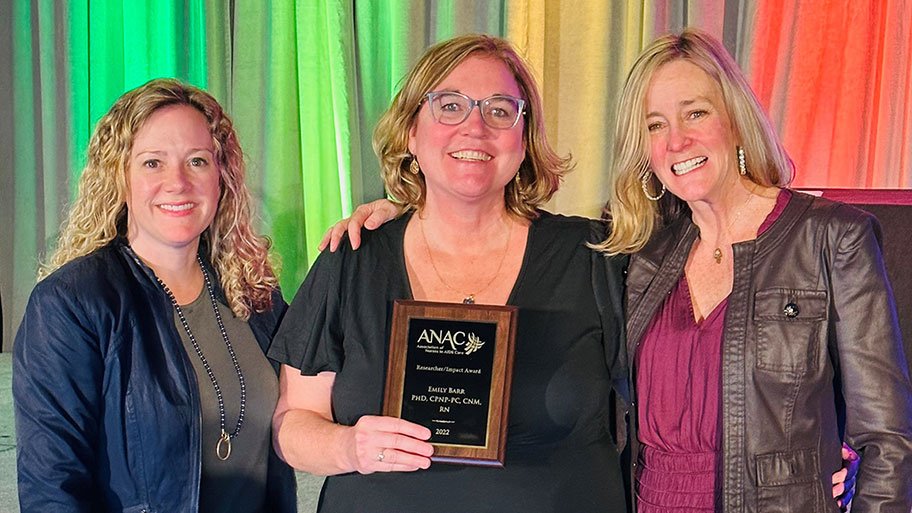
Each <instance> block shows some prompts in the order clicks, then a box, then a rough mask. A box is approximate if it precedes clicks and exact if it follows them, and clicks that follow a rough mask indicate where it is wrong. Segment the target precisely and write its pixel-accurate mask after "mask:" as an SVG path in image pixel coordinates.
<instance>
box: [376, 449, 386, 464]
mask: <svg viewBox="0 0 912 513" xmlns="http://www.w3.org/2000/svg"><path fill="white" fill-rule="evenodd" d="M384 452H386V449H380V453H379V454H377V461H381V462H382V461H383V458H385V457H386V454H384Z"/></svg>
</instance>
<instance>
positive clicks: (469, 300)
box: [418, 217, 513, 305]
mask: <svg viewBox="0 0 912 513" xmlns="http://www.w3.org/2000/svg"><path fill="white" fill-rule="evenodd" d="M418 228H419V229H420V230H421V240H423V241H424V250H425V251H426V252H427V256H428V261H429V262H431V268H432V269H434V274H436V275H437V279H438V280H440V283H442V284H443V286H444V287H446V288H448V289H450V290H451V291H453V292H455V293H456V294H459V295H460V296H465V297H464V298H463V299H462V302H463V303H465V304H467V305H472V304H475V296H477V295H478V294H481V293H482V292H484V291H486V290H488V287H490V286H491V284H493V283H494V280H496V279H497V277H498V276H500V270H501V269H502V268H503V264H504V261H505V260H506V259H507V252H508V251H509V250H510V240H511V239H512V238H513V223H510V230H509V231H508V232H507V243H506V244H505V245H504V250H503V254H502V255H500V263H499V264H497V271H495V272H494V275H493V276H491V279H490V280H488V282H487V283H485V285H484V287H482V288H480V289H478V290H477V291H475V292H471V293H468V294H466V293H465V292H462V291H461V290H459V289H457V288H456V287H453V286H452V285H450V284H449V283H447V282H446V280H444V279H443V276H441V274H440V270H438V269H437V264H435V263H434V255H432V254H431V245H430V244H428V240H427V235H425V233H424V219H421V218H420V217H419V218H418Z"/></svg>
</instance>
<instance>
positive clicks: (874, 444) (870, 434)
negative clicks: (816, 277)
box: [830, 210, 912, 513]
mask: <svg viewBox="0 0 912 513" xmlns="http://www.w3.org/2000/svg"><path fill="white" fill-rule="evenodd" d="M853 211H854V210H853ZM854 212H856V213H857V214H856V217H855V219H852V222H849V223H847V224H846V225H845V226H846V227H845V229H844V230H838V231H837V232H836V240H835V243H834V245H833V248H834V251H833V256H832V258H831V262H830V263H831V266H832V268H831V273H830V280H831V283H830V286H831V287H832V290H831V297H832V301H833V311H832V312H831V321H830V327H831V337H830V340H831V341H835V345H836V350H837V352H838V365H839V372H840V378H841V383H842V389H843V390H842V391H843V396H844V397H845V403H846V441H847V442H848V443H849V445H851V446H852V447H854V448H855V449H856V450H858V452H859V453H860V454H861V467H860V469H859V472H858V480H857V489H856V496H855V499H854V500H853V502H852V511H853V512H854V513H866V512H875V511H876V512H886V511H891V512H892V511H895V512H902V513H908V512H909V510H910V508H912V479H910V477H909V476H912V387H910V383H909V370H908V369H907V365H906V358H905V356H904V354H903V345H902V339H901V335H900V332H899V324H898V319H897V314H896V308H895V305H894V303H893V294H892V291H891V288H890V284H889V281H888V279H887V273H886V269H885V267H884V262H883V258H882V255H881V246H880V241H879V237H878V234H879V233H880V230H879V226H878V224H877V221H876V220H875V219H874V218H873V217H871V216H869V215H867V214H864V213H862V212H860V211H854ZM833 335H835V339H834V336H833Z"/></svg>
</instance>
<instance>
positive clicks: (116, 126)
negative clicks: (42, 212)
mask: <svg viewBox="0 0 912 513" xmlns="http://www.w3.org/2000/svg"><path fill="white" fill-rule="evenodd" d="M269 245H270V244H269V241H268V239H266V238H265V237H262V236H259V235H257V234H256V233H254V231H253V229H252V227H251V213H250V198H249V192H248V190H247V187H246V185H245V184H244V162H243V154H242V152H241V148H240V146H239V144H238V141H237V136H236V134H235V131H234V128H233V126H232V123H231V120H230V119H229V118H228V116H227V115H226V114H225V112H224V111H223V110H222V108H221V106H220V105H219V104H218V102H217V101H216V100H215V99H214V98H213V97H212V96H211V95H209V94H208V93H206V92H204V91H202V90H200V89H198V88H195V87H192V86H189V85H186V84H183V83H181V82H179V81H177V80H172V79H156V80H152V81H150V82H149V83H147V84H145V85H143V86H141V87H138V88H136V89H133V90H132V91H129V92H127V93H125V94H124V95H123V96H121V97H120V98H119V99H118V100H117V101H116V102H115V103H114V105H113V107H111V109H110V111H109V112H108V113H107V114H106V115H105V116H104V117H102V119H101V120H100V121H99V122H98V125H97V126H96V128H95V132H94V133H93V135H92V138H91V140H90V142H89V150H88V162H87V164H86V167H85V169H84V171H83V174H82V177H81V179H80V183H79V190H78V193H77V196H76V199H75V201H74V203H73V206H72V208H71V210H70V213H69V215H68V217H67V219H66V221H65V223H64V226H63V229H62V232H61V235H60V238H59V241H58V244H57V249H56V251H55V252H54V253H53V255H52V256H51V258H50V259H49V262H48V263H47V264H46V265H45V266H44V267H43V268H42V269H41V271H40V274H39V278H40V282H39V283H38V285H37V286H36V287H35V290H34V291H33V292H32V295H31V298H30V300H29V304H28V307H27V309H26V313H25V317H24V319H23V322H22V325H21V327H20V329H19V333H18V334H17V337H16V345H15V349H14V357H13V366H14V375H15V378H14V379H13V396H14V398H15V402H16V405H15V410H16V421H17V436H18V448H19V451H18V472H19V497H20V504H21V508H22V510H23V511H50V510H54V511H62V510H66V511H113V510H117V511H121V510H130V511H133V510H135V511H140V510H142V511H145V510H152V511H235V512H242V511H244V512H247V511H249V512H256V511H264V510H267V511H294V510H295V507H296V505H295V504H296V499H295V489H294V476H293V473H292V472H291V469H290V468H289V467H288V466H287V465H285V464H284V463H282V462H281V461H280V460H278V458H277V457H276V456H275V453H274V452H273V451H272V449H271V427H270V422H269V419H270V416H271V413H272V410H273V408H274V406H275V403H276V399H277V396H278V389H277V379H276V370H277V369H276V367H275V366H273V365H272V364H270V362H269V360H267V358H266V357H265V354H264V353H265V351H266V349H267V347H268V345H269V341H270V340H271V338H272V335H273V334H274V331H275V329H276V326H277V324H278V321H279V319H280V318H281V316H282V314H283V313H284V310H285V303H284V301H283V300H282V297H281V295H280V293H279V291H278V284H277V280H276V276H275V272H274V270H273V266H272V264H271V262H270V258H269Z"/></svg>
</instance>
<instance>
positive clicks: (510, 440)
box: [269, 212, 626, 513]
mask: <svg viewBox="0 0 912 513" xmlns="http://www.w3.org/2000/svg"><path fill="white" fill-rule="evenodd" d="M409 218H410V217H409V216H403V217H402V218H400V219H397V220H395V221H393V222H390V223H388V224H386V225H384V226H383V227H381V228H380V229H378V230H376V231H374V232H370V233H368V232H365V233H364V235H363V243H362V246H361V248H360V249H358V250H357V251H352V250H351V249H350V247H349V245H348V244H347V241H346V242H345V243H343V244H342V245H341V246H340V248H341V249H340V250H339V251H337V252H336V253H330V252H328V251H325V252H323V254H321V255H320V257H319V258H318V259H317V261H316V263H315V264H314V266H313V268H312V269H311V271H310V273H309V274H308V276H307V279H306V280H305V281H304V284H303V285H302V286H301V288H300V289H299V290H298V293H297V295H296V296H295V298H294V301H293V302H292V304H291V306H290V307H289V310H288V312H287V313H286V315H285V320H284V321H283V323H282V326H281V327H280V329H279V333H278V334H277V335H276V338H275V339H274V341H273V345H272V347H271V348H270V351H269V356H270V357H271V358H273V359H276V360H278V361H280V362H283V363H286V364H288V365H290V366H292V367H295V368H298V369H301V372H302V373H303V374H305V375H316V374H317V373H319V372H322V371H332V372H335V373H336V378H335V383H334V386H333V391H332V408H333V415H334V416H335V420H336V422H339V423H341V424H345V425H353V424H354V423H355V422H356V421H357V420H358V419H359V418H360V417H361V416H362V415H379V414H380V411H381V408H382V404H383V388H384V379H385V372H386V359H387V341H388V338H389V334H390V320H391V315H392V305H393V301H394V300H396V299H411V290H410V287H409V281H408V275H407V273H406V268H405V258H404V254H403V240H404V234H405V227H406V225H407V224H408V221H409ZM593 233H596V234H599V233H600V234H601V235H593ZM600 236H601V237H603V236H604V228H603V227H602V226H601V225H600V223H599V222H597V221H590V220H588V219H583V218H576V217H564V216H558V215H553V214H549V213H547V212H541V215H540V217H538V218H537V219H535V220H534V221H533V222H532V224H531V226H530V228H529V237H528V241H527V246H526V250H525V255H524V258H523V264H522V268H521V270H520V273H519V276H518V278H517V281H516V283H515V285H514V287H513V291H512V293H511V295H510V299H509V301H508V304H511V305H515V306H517V307H518V308H519V317H518V331H517V337H516V355H515V363H514V371H513V388H512V394H511V399H510V410H509V426H508V434H507V453H506V463H505V467H504V468H500V469H498V468H481V467H466V466H458V465H446V464H441V463H434V464H432V465H431V468H430V469H428V470H419V471H416V472H410V473H375V474H371V475H360V474H345V475H340V476H331V477H329V478H327V480H326V483H325V485H324V489H323V493H322V496H321V500H320V508H319V511H321V512H356V511H379V512H387V511H388V512H394V511H395V512H427V511H435V512H449V511H452V512H482V511H491V512H495V511H496V512H509V511H517V512H519V511H522V512H526V513H529V512H531V513H535V512H542V513H545V512H557V511H574V512H587V511H593V512H595V511H599V512H614V511H617V512H621V511H625V506H624V493H623V487H622V482H621V478H620V467H619V462H618V455H617V451H616V449H615V445H614V443H613V441H612V438H611V435H610V433H611V429H612V426H610V425H609V406H610V401H609V392H610V388H611V381H612V379H615V378H624V377H625V376H626V374H625V373H626V368H625V367H624V365H623V358H622V357H621V356H620V349H619V344H620V338H619V337H620V329H621V326H622V324H621V322H622V321H621V319H619V318H618V316H617V313H616V311H617V310H618V309H617V308H616V306H617V305H613V304H605V302H604V301H601V302H599V301H597V300H596V295H597V294H600V295H601V296H602V297H606V296H609V295H610V296H612V297H618V295H619V294H607V293H606V291H605V290H598V291H597V290H595V289H597V288H602V289H604V288H607V287H609V283H615V284H618V283H621V282H622V280H621V278H620V277H619V276H610V277H609V278H610V279H606V273H612V272H614V271H611V270H607V271H606V269H610V268H609V266H606V265H605V258H604V257H603V256H602V255H599V254H596V253H595V252H593V251H592V250H590V249H589V248H587V247H586V244H585V243H586V242H587V240H597V239H598V238H599V237H600ZM615 292H617V291H615ZM600 307H601V308H600Z"/></svg>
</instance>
